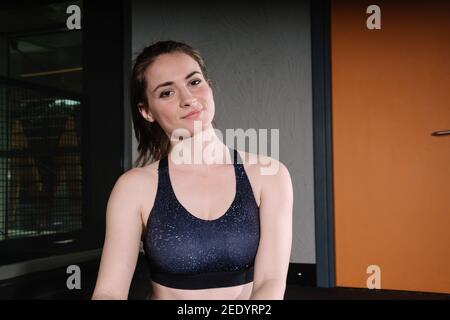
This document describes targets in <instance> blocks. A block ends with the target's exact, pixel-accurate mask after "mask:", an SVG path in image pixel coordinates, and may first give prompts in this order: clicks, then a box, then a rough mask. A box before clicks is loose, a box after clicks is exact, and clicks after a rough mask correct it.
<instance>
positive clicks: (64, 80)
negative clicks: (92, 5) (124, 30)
mask: <svg viewBox="0 0 450 320" xmlns="http://www.w3.org/2000/svg"><path fill="white" fill-rule="evenodd" d="M71 4H78V5H79V6H81V1H72V2H70V3H69V2H61V1H60V2H55V3H45V4H43V5H40V6H37V5H34V6H30V7H20V8H15V7H14V6H11V8H9V7H8V8H7V9H5V10H1V11H0V21H2V22H0V46H1V49H2V50H0V51H1V52H2V55H1V56H0V60H1V62H0V241H2V240H9V239H17V238H25V237H35V236H40V235H48V234H54V233H64V232H71V231H77V230H80V229H81V228H82V207H83V206H82V204H83V198H82V181H83V176H82V161H81V157H82V152H81V150H82V149H81V146H82V140H81V136H82V134H81V110H82V83H81V79H82V70H83V68H82V56H81V36H82V31H81V30H67V28H66V25H65V22H66V18H67V14H66V8H67V7H68V6H69V5H71ZM27 17H28V18H27Z"/></svg>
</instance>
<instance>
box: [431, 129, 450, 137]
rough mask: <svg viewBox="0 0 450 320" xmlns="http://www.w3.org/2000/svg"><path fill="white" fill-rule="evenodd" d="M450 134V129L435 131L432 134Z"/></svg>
mask: <svg viewBox="0 0 450 320" xmlns="http://www.w3.org/2000/svg"><path fill="white" fill-rule="evenodd" d="M449 134H450V130H444V131H435V132H433V133H432V134H431V135H432V136H446V135H449Z"/></svg>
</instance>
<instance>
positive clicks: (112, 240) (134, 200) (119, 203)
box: [92, 169, 142, 300]
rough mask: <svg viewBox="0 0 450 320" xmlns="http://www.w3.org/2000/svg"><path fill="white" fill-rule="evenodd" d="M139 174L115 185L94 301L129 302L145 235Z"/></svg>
mask: <svg viewBox="0 0 450 320" xmlns="http://www.w3.org/2000/svg"><path fill="white" fill-rule="evenodd" d="M140 179H141V178H140V177H139V172H138V171H137V170H136V169H133V170H130V171H128V172H127V173H125V174H123V175H122V176H121V177H120V178H119V179H118V180H117V182H116V184H115V186H114V188H113V190H112V192H111V195H110V197H109V201H108V206H107V210H106V234H105V242H104V245H103V252H102V258H101V262H100V268H99V273H98V276H97V283H96V285H95V289H94V293H93V295H92V299H93V300H105V299H106V300H118V299H128V292H129V289H130V285H131V280H132V278H133V275H134V271H135V268H136V263H137V259H138V255H139V245H140V240H141V234H142V219H141V200H142V198H141V196H140V194H139V191H140V190H142V186H140Z"/></svg>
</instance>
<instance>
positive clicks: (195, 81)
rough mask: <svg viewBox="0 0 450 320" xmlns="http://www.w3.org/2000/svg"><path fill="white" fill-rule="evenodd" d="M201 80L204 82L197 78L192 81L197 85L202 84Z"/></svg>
mask: <svg viewBox="0 0 450 320" xmlns="http://www.w3.org/2000/svg"><path fill="white" fill-rule="evenodd" d="M200 82H202V81H201V80H198V79H196V80H193V81H191V84H192V85H194V86H196V85H198V84H200Z"/></svg>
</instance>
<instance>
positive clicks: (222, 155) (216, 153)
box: [169, 127, 231, 167]
mask: <svg viewBox="0 0 450 320" xmlns="http://www.w3.org/2000/svg"><path fill="white" fill-rule="evenodd" d="M169 159H170V160H171V161H172V162H173V163H174V164H177V165H181V166H186V167H192V166H196V167H199V166H212V165H218V164H219V165H220V164H225V163H231V162H230V160H231V157H230V152H229V148H228V147H227V146H226V145H225V144H224V143H223V142H222V140H221V139H220V138H219V137H218V136H217V133H216V132H215V130H214V128H213V127H210V128H206V129H204V130H201V131H199V132H197V133H196V134H195V135H193V136H191V137H187V138H183V139H182V140H177V141H171V143H170V149H169Z"/></svg>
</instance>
